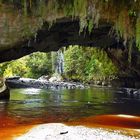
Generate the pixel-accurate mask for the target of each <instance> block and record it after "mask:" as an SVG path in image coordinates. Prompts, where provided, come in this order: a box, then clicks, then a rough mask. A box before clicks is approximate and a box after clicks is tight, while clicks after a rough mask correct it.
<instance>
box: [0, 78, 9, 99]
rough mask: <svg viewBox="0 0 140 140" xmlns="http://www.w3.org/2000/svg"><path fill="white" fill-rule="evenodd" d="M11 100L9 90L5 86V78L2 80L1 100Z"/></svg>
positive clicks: (0, 88)
mask: <svg viewBox="0 0 140 140" xmlns="http://www.w3.org/2000/svg"><path fill="white" fill-rule="evenodd" d="M9 98H10V91H9V88H8V87H7V85H6V84H5V80H4V79H3V78H0V100H3V99H9Z"/></svg>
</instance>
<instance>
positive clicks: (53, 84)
mask: <svg viewBox="0 0 140 140" xmlns="http://www.w3.org/2000/svg"><path fill="white" fill-rule="evenodd" d="M6 82H7V83H8V85H9V87H10V88H27V87H33V88H45V89H60V88H64V89H74V88H80V89H81V88H84V87H85V86H84V85H83V84H81V83H77V82H67V81H66V82H65V81H57V80H50V81H49V80H45V79H31V78H8V79H7V80H6Z"/></svg>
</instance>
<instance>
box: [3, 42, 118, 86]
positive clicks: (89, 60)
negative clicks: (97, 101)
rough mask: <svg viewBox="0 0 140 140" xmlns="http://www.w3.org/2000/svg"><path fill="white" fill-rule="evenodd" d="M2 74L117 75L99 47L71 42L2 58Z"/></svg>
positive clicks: (105, 77) (90, 77) (81, 78)
mask: <svg viewBox="0 0 140 140" xmlns="http://www.w3.org/2000/svg"><path fill="white" fill-rule="evenodd" d="M0 65H1V75H4V76H5V77H13V76H20V77H27V78H35V79H38V78H40V77H42V76H48V77H51V76H54V75H60V76H62V77H63V79H65V80H66V79H67V80H69V81H77V82H86V83H90V82H92V83H93V81H104V80H109V81H110V80H112V79H115V78H117V75H118V73H119V72H118V69H117V67H116V66H115V65H114V64H113V63H112V61H111V59H110V58H109V57H108V56H107V53H106V52H105V51H104V50H103V49H100V48H92V47H83V46H79V45H70V46H68V47H62V48H61V49H59V50H58V51H52V52H48V53H44V52H35V53H32V54H29V55H27V56H24V57H22V58H20V59H17V60H13V61H10V62H4V63H2V64H0Z"/></svg>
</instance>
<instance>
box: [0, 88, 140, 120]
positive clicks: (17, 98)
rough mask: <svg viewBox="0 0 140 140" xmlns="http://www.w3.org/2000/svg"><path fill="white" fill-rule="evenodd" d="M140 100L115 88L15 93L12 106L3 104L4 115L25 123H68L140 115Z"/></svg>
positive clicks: (12, 96)
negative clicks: (87, 117) (96, 117)
mask: <svg viewBox="0 0 140 140" xmlns="http://www.w3.org/2000/svg"><path fill="white" fill-rule="evenodd" d="M139 106H140V100H139V99H138V98H134V97H132V96H129V95H127V94H122V93H118V92H116V90H115V89H111V88H90V89H77V90H74V89H72V90H42V89H12V90H11V98H10V101H8V102H6V103H5V102H0V111H1V114H2V113H4V114H8V116H13V117H15V118H20V119H21V120H24V121H25V120H26V121H27V120H28V121H30V120H31V119H33V118H42V119H43V120H44V121H46V122H47V121H50V120H51V121H54V120H55V121H67V120H71V119H75V118H80V117H86V116H93V115H103V114H129V115H140V111H139Z"/></svg>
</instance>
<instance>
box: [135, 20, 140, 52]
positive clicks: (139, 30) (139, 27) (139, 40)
mask: <svg viewBox="0 0 140 140" xmlns="http://www.w3.org/2000/svg"><path fill="white" fill-rule="evenodd" d="M136 45H137V47H138V48H139V50H140V18H138V19H137V22H136Z"/></svg>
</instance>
